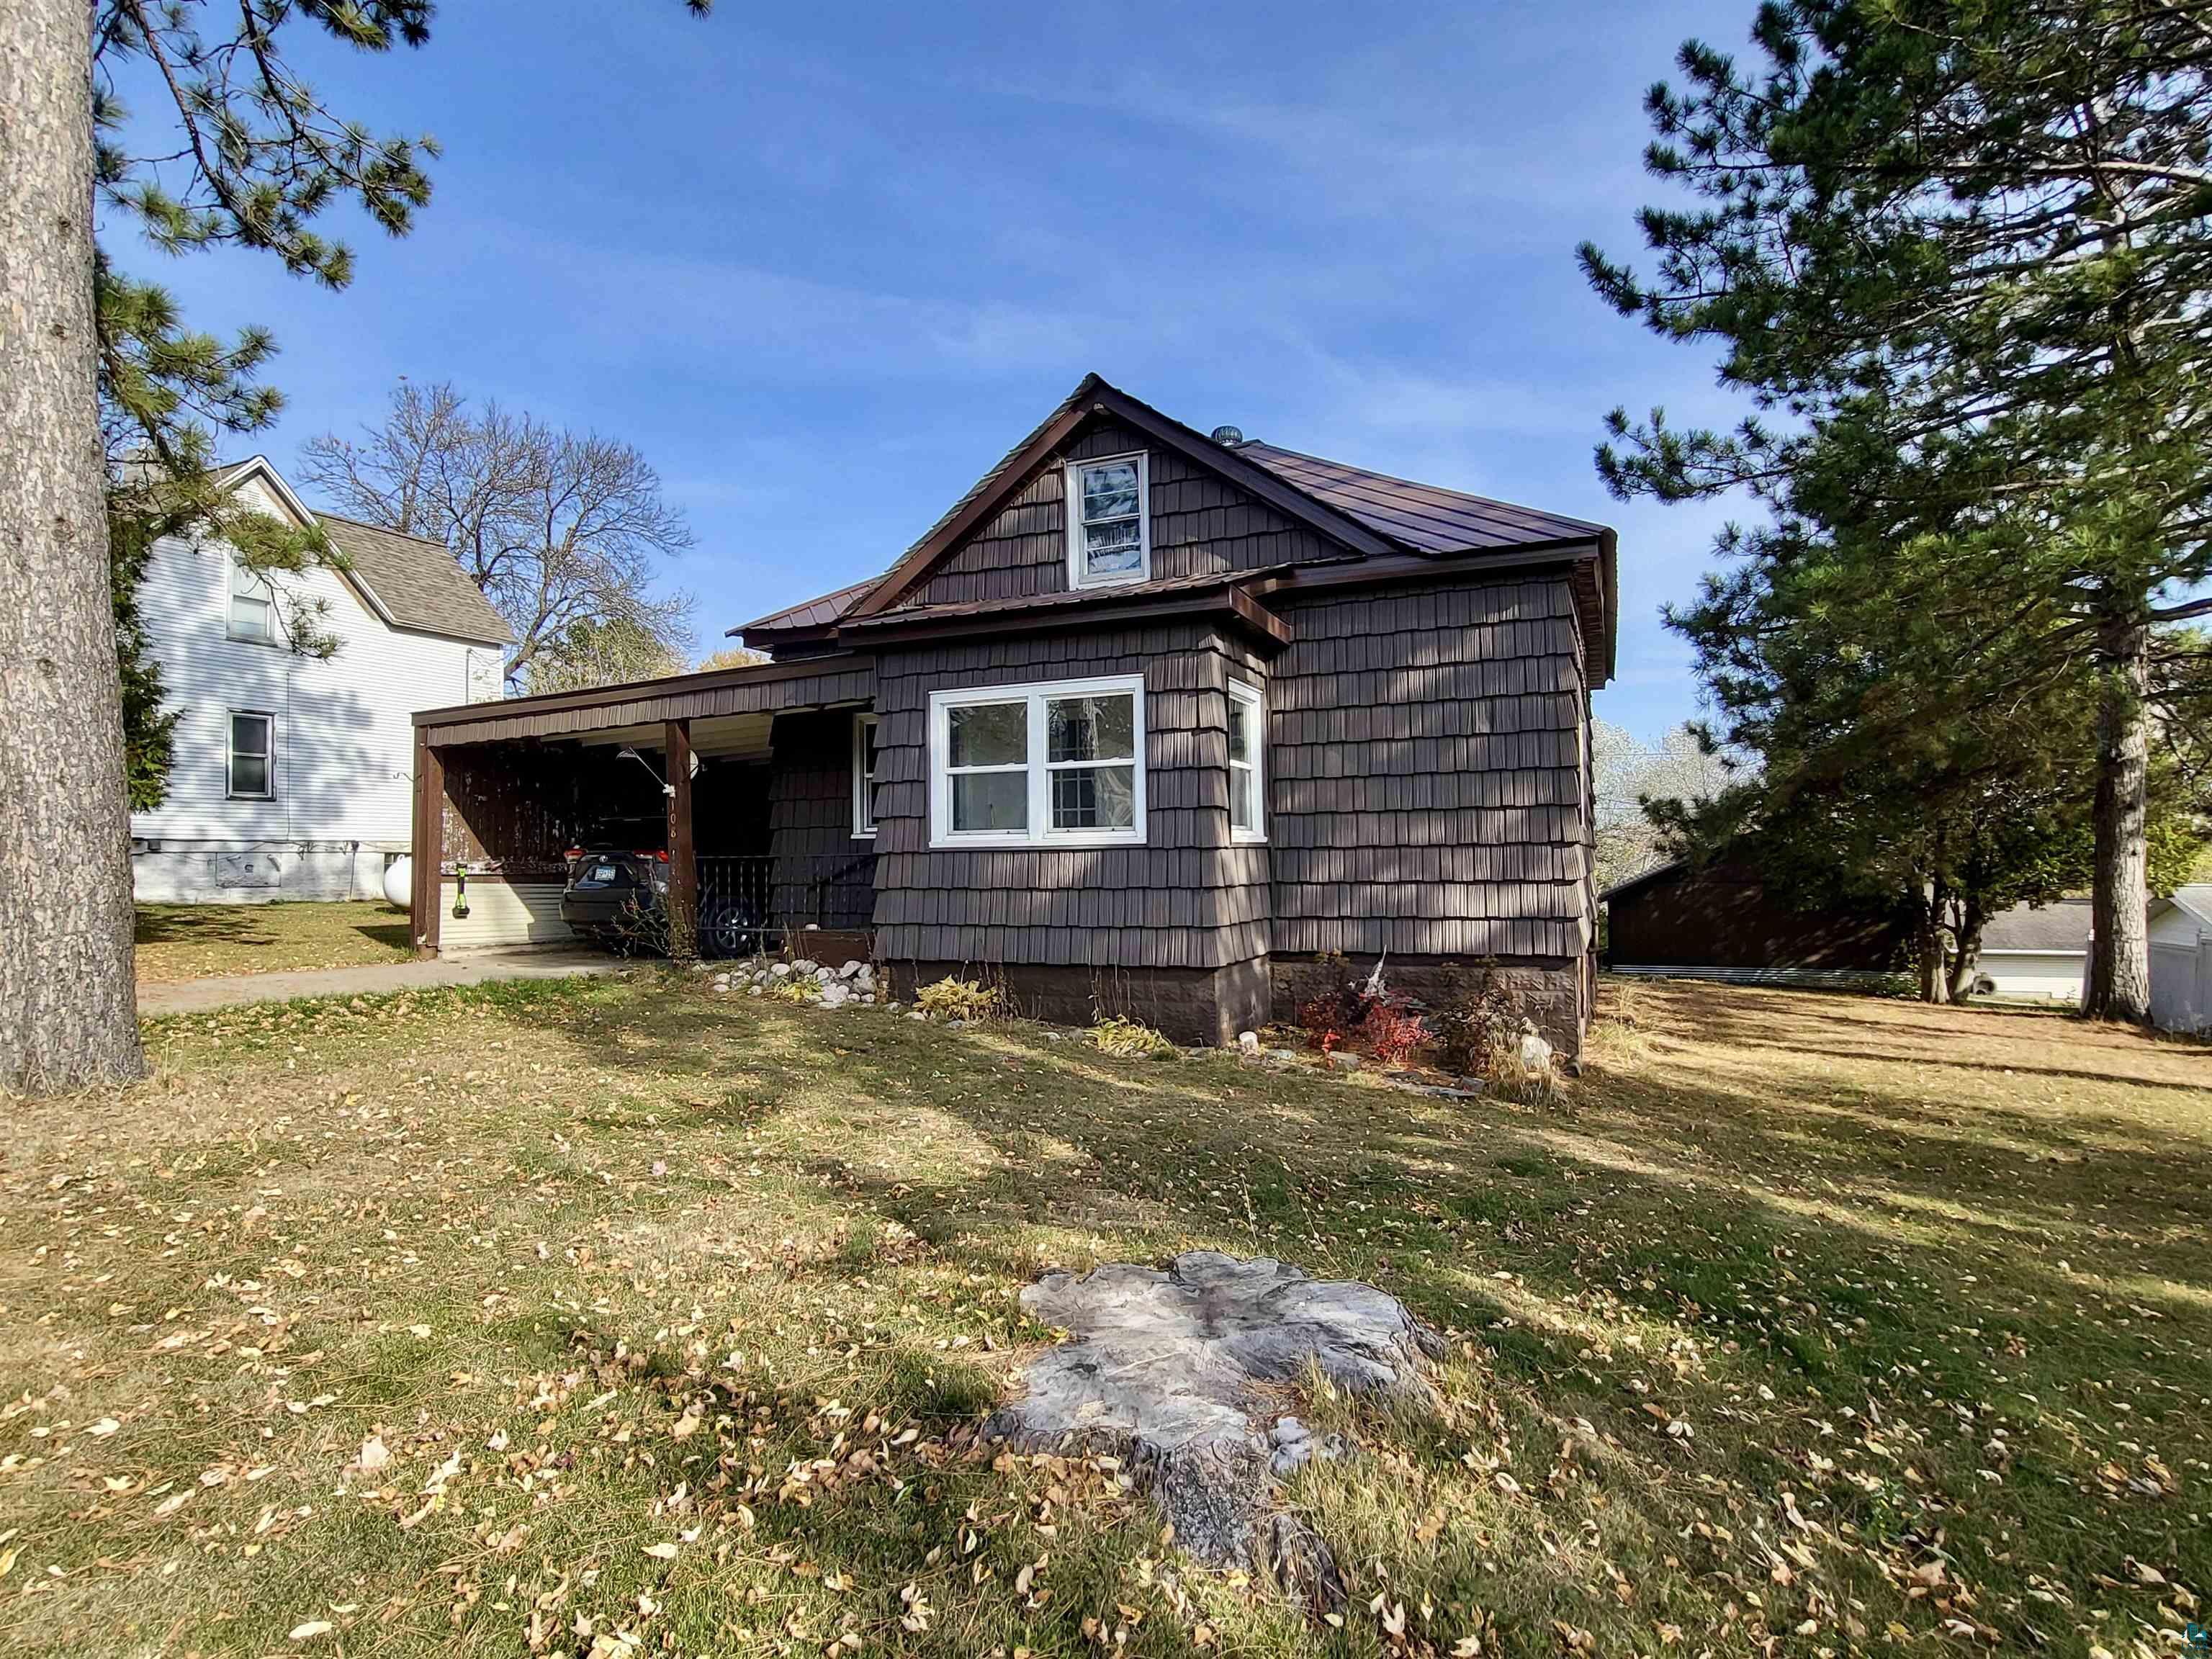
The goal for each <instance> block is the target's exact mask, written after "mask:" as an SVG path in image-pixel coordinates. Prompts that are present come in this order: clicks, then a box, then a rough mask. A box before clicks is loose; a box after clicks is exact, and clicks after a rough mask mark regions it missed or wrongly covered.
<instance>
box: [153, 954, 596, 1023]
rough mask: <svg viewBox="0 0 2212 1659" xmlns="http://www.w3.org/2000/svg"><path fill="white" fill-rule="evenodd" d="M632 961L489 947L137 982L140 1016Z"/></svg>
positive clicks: (573, 972)
mask: <svg viewBox="0 0 2212 1659" xmlns="http://www.w3.org/2000/svg"><path fill="white" fill-rule="evenodd" d="M630 965H631V964H629V963H624V962H622V961H619V960H617V958H615V957H607V956H601V955H599V954H598V953H597V952H594V951H477V952H473V953H471V954H470V955H467V956H461V957H431V958H429V959H428V960H426V961H422V962H392V963H381V964H380V965H378V966H376V967H372V968H311V969H302V970H301V971H299V972H295V973H283V974H224V975H216V976H215V977H212V978H209V979H187V980H179V981H175V982H173V983H172V984H165V985H142V986H140V987H138V1017H139V1018H141V1019H159V1018H161V1017H162V1016H163V1015H165V1014H196V1013H203V1012H206V1011H207V1010H208V1009H210V1008H234V1007H236V1006H239V1005H240V1004H241V1003H247V1002H289V1001H290V1000H292V999H293V998H295V997H359V996H381V995H384V994H386V993H388V992H392V991H415V990H422V989H426V988H428V987H431V986H435V985H482V984H483V983H485V982H486V981H489V980H495V979H568V978H573V977H575V976H578V975H595V974H618V973H621V972H622V971H623V969H625V968H627V967H629V966H630Z"/></svg>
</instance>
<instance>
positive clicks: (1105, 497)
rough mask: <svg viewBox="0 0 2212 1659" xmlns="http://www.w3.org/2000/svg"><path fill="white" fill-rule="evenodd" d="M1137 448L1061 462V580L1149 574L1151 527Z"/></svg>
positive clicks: (1076, 582) (1134, 578) (1099, 583)
mask: <svg viewBox="0 0 2212 1659" xmlns="http://www.w3.org/2000/svg"><path fill="white" fill-rule="evenodd" d="M1151 497H1152V491H1151V489H1150V488H1149V485H1148V478H1147V468H1146V462H1145V457H1144V455H1143V454H1142V453H1137V454H1134V455H1109V456H1107V457H1105V458H1104V459H1100V460H1096V461H1070V462H1069V463H1068V464H1067V585H1068V586H1070V587H1106V586H1112V585H1113V584H1115V583H1116V582H1140V581H1143V580H1146V578H1147V577H1149V576H1150V575H1151V574H1152V520H1151V514H1150V513H1148V512H1147V511H1146V503H1147V502H1148V501H1150V500H1151Z"/></svg>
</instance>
